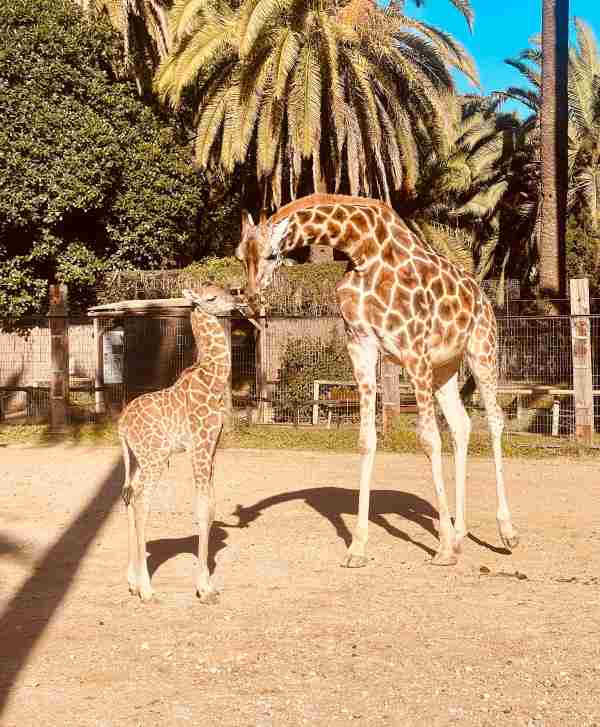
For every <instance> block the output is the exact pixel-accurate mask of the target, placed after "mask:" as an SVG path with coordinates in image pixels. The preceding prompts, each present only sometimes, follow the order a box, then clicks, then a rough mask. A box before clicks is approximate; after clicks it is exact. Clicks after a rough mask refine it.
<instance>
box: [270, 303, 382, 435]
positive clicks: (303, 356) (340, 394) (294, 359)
mask: <svg viewBox="0 0 600 727" xmlns="http://www.w3.org/2000/svg"><path fill="white" fill-rule="evenodd" d="M262 335H263V336H264V340H263V344H262V351H263V355H264V358H265V361H264V362H263V372H264V376H265V379H266V386H265V392H264V393H265V394H266V396H265V399H266V401H265V402H263V408H262V412H263V414H262V421H263V422H264V423H294V424H327V425H328V426H331V425H332V424H333V425H336V426H339V425H341V424H355V423H357V422H358V420H359V406H358V398H357V395H358V392H357V387H356V385H355V383H354V375H353V369H352V363H351V361H350V357H349V356H348V351H347V348H346V334H345V331H344V325H343V321H342V319H341V318H339V317H333V316H331V317H329V316H323V317H315V318H308V317H307V318H300V317H297V318H293V317H278V318H273V319H269V321H268V324H267V327H266V329H265V330H264V332H263V334H262ZM378 369H379V367H378ZM316 382H327V383H326V384H323V385H319V384H316ZM315 386H317V387H319V388H318V390H316V389H315ZM380 410H381V402H380V397H379V396H378V397H377V413H378V414H380Z"/></svg>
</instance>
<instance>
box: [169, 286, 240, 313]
mask: <svg viewBox="0 0 600 727" xmlns="http://www.w3.org/2000/svg"><path fill="white" fill-rule="evenodd" d="M181 292H182V294H183V297H184V298H187V299H188V300H189V301H191V302H192V303H193V304H194V306H196V308H199V309H200V310H201V311H202V312H204V313H208V314H209V315H213V316H222V315H226V314H227V313H231V311H232V310H239V311H240V312H242V313H243V312H244V310H245V309H246V308H247V307H248V304H247V303H246V302H245V301H244V300H243V299H242V298H241V297H239V296H234V295H233V294H232V293H230V292H229V291H227V290H224V289H223V288H220V287H219V286H218V285H213V284H212V283H207V284H204V285H201V286H200V287H199V288H198V289H197V290H188V289H185V290H182V291H181Z"/></svg>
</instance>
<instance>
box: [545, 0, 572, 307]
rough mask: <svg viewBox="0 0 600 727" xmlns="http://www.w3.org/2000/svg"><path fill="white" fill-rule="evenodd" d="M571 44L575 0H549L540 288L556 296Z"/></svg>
mask: <svg viewBox="0 0 600 727" xmlns="http://www.w3.org/2000/svg"><path fill="white" fill-rule="evenodd" d="M568 47H569V0H543V2H542V75H541V90H542V103H541V107H540V122H541V123H540V127H541V128H540V152H541V179H542V200H541V229H540V244H539V256H540V262H539V292H540V296H541V297H544V298H550V299H557V298H564V297H565V294H566V291H565V282H566V281H565V226H566V208H567V142H568V137H567V124H568ZM554 308H555V310H554V312H557V310H556V307H555V306H554Z"/></svg>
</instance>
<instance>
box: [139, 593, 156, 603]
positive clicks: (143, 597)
mask: <svg viewBox="0 0 600 727" xmlns="http://www.w3.org/2000/svg"><path fill="white" fill-rule="evenodd" d="M139 597H140V601H141V602H142V603H150V602H151V601H152V598H153V597H154V591H140V592H139Z"/></svg>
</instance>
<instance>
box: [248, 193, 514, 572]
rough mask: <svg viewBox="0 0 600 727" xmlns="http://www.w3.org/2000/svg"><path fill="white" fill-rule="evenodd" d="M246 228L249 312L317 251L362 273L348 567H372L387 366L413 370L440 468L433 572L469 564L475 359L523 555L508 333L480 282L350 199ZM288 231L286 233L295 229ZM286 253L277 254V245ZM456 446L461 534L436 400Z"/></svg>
mask: <svg viewBox="0 0 600 727" xmlns="http://www.w3.org/2000/svg"><path fill="white" fill-rule="evenodd" d="M251 219H252V218H251V217H250V220H248V219H245V220H244V218H243V219H242V236H241V240H240V243H239V245H238V247H237V250H236V256H237V257H238V258H239V259H240V260H242V261H243V262H244V264H245V266H246V272H247V276H248V285H247V288H246V294H247V297H248V300H249V301H252V300H254V299H255V298H256V297H257V295H258V294H259V293H260V292H261V291H262V290H263V289H264V288H265V287H267V286H268V285H269V284H270V282H271V280H272V276H273V273H274V272H275V269H276V268H277V267H278V266H279V265H280V264H281V260H282V256H284V255H285V254H286V253H289V252H292V251H293V250H296V249H297V248H300V247H305V246H307V245H311V244H318V245H329V246H330V247H333V248H336V249H338V250H340V251H341V252H343V253H345V254H346V255H347V257H348V258H349V260H350V266H351V269H350V270H349V272H347V273H346V274H345V275H344V276H343V278H342V279H341V280H340V281H339V283H338V284H337V286H336V296H337V300H338V304H339V307H340V312H341V315H342V318H343V319H344V324H345V327H346V333H347V340H348V353H349V355H350V358H351V360H352V365H353V369H354V375H355V378H356V381H357V383H358V385H359V392H360V422H361V424H360V435H359V450H360V452H361V472H360V491H359V508H358V522H357V526H356V529H355V532H354V536H353V539H352V543H351V544H350V547H349V549H348V554H347V557H346V561H345V562H346V565H348V566H349V567H357V566H361V565H365V564H366V562H367V560H366V543H367V536H368V521H369V491H370V482H371V477H372V470H373V460H374V455H375V450H376V445H377V436H376V429H375V398H376V391H377V381H376V368H377V360H378V356H379V354H387V355H389V356H391V357H392V358H393V359H394V360H395V361H396V362H397V363H399V364H401V365H402V366H403V367H404V369H405V370H406V372H407V374H408V377H409V378H410V381H411V383H412V385H413V387H414V390H415V396H416V401H417V407H418V412H419V423H418V435H419V439H420V441H421V444H422V446H423V449H424V450H425V452H426V454H427V456H428V457H429V459H430V461H431V471H432V478H433V483H434V486H435V491H436V495H437V501H438V510H439V518H440V527H439V538H440V545H439V549H438V552H437V553H436V555H435V557H434V559H433V563H435V564H436V565H453V564H455V563H456V562H457V553H458V552H459V551H460V543H461V540H462V539H463V538H464V537H465V535H466V534H467V527H466V520H465V482H466V459H467V446H468V440H469V435H470V430H471V423H470V419H469V417H468V415H467V412H466V411H465V408H464V406H463V404H462V401H461V398H460V394H459V390H458V368H459V366H460V363H461V361H462V359H463V358H464V357H466V359H467V361H468V363H469V366H470V368H471V371H472V372H473V375H474V377H475V380H476V382H477V384H478V387H479V391H480V395H481V398H482V401H483V404H484V406H485V409H486V414H487V418H488V423H489V427H490V433H491V438H492V448H493V453H494V463H495V468H496V491H497V505H498V508H497V521H498V528H499V532H500V537H501V539H502V542H503V543H504V545H505V546H506V547H507V548H510V549H512V548H514V547H515V546H516V545H517V544H518V535H517V532H516V530H515V528H514V527H513V525H512V521H511V517H510V512H509V509H508V503H507V498H506V491H505V486H504V475H503V471H502V449H501V435H502V429H503V415H502V410H501V409H500V407H499V406H498V403H497V399H496V395H497V370H496V348H497V329H496V319H495V316H494V312H493V309H492V306H491V304H490V302H489V301H488V299H487V298H486V296H485V294H484V293H483V291H482V289H481V287H480V286H479V285H478V283H477V281H476V280H475V279H474V278H473V277H472V276H471V275H470V274H469V273H467V272H466V271H464V270H461V269H460V268H458V267H457V266H456V265H454V264H453V263H452V262H451V261H450V260H448V259H447V258H445V257H444V256H443V255H441V254H439V253H438V252H436V251H435V250H434V249H433V248H432V247H431V246H430V245H429V244H428V243H427V242H426V241H425V240H423V239H420V238H418V237H417V236H416V235H415V234H414V233H413V232H412V231H411V230H410V229H409V228H408V227H407V226H406V224H405V223H404V222H403V221H402V220H401V219H400V217H399V216H398V215H397V214H396V213H395V212H394V211H393V210H392V209H391V208H390V207H389V206H388V205H387V204H385V203H384V202H381V201H379V200H373V199H367V198H363V197H350V196H346V195H330V194H312V195H309V196H308V197H303V198H301V199H298V200H295V201H294V202H291V203H290V204H288V205H285V206H284V207H282V208H281V209H280V210H279V211H278V212H276V213H275V214H274V215H272V216H271V217H270V218H269V219H268V220H264V221H262V222H261V223H260V224H259V225H253V224H252V223H251ZM284 223H285V225H284ZM277 238H279V239H278V253H277V254H276V255H274V254H273V249H272V248H273V243H272V241H273V240H274V239H277ZM434 397H435V398H437V400H438V403H439V404H440V407H441V409H442V412H443V414H444V417H445V418H446V420H447V421H448V425H449V428H450V431H451V434H452V438H453V443H454V451H455V468H456V518H455V522H454V524H453V522H452V520H451V518H450V511H449V507H448V502H447V498H446V492H445V487H444V481H443V477H442V458H441V439H440V434H439V430H438V427H437V422H436V416H435V408H434V403H433V399H434Z"/></svg>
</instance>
